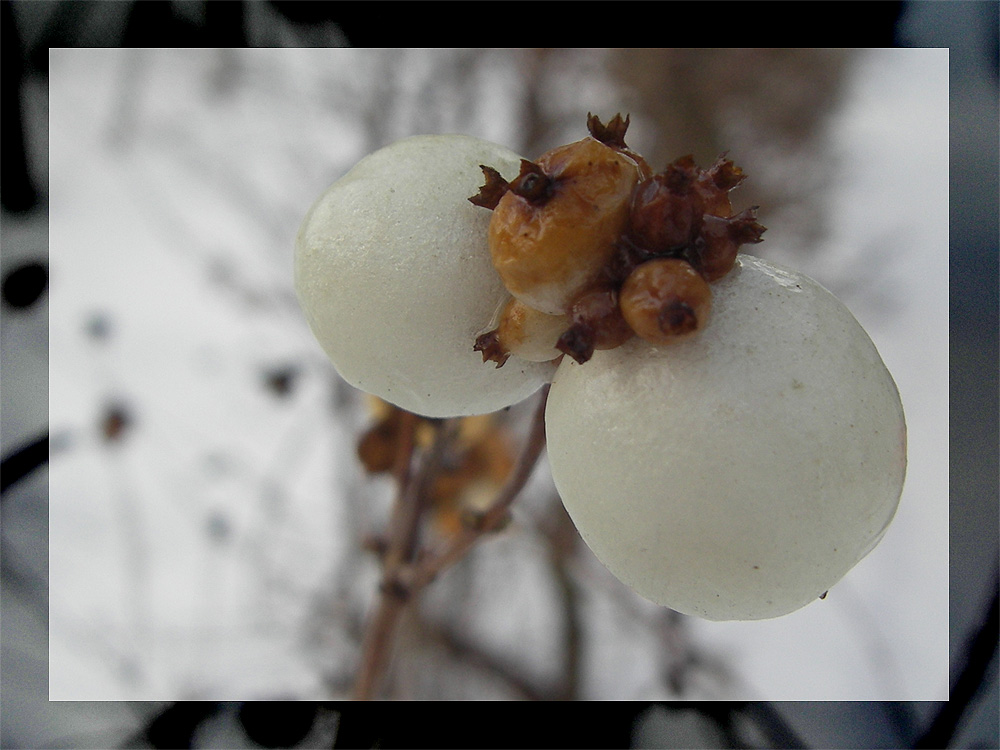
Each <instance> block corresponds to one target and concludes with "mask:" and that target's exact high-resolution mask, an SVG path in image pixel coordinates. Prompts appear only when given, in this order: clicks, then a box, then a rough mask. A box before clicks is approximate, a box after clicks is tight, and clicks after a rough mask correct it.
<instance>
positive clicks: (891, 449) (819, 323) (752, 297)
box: [295, 117, 906, 620]
mask: <svg viewBox="0 0 1000 750" xmlns="http://www.w3.org/2000/svg"><path fill="white" fill-rule="evenodd" d="M627 124H628V120H627V118H626V119H625V120H622V119H621V118H620V117H616V118H614V119H612V120H611V121H610V122H609V123H608V125H606V126H605V125H603V124H602V123H601V122H600V121H599V120H598V119H597V118H594V117H591V118H589V122H588V125H589V130H590V133H591V135H590V137H589V138H585V139H583V140H582V141H579V142H577V143H573V144H570V145H568V146H563V147H560V148H556V149H553V150H552V151H550V152H548V153H547V154H545V155H544V156H542V157H540V158H539V159H537V160H536V161H534V162H530V161H527V160H525V159H523V158H521V157H520V156H518V155H517V154H514V153H513V152H511V151H509V150H507V149H505V148H503V147H502V146H498V145H496V144H493V143H489V142H486V141H482V140H479V139H475V138H470V137H467V136H458V135H448V136H416V137H413V138H408V139H405V140H403V141H399V142H397V143H395V144H392V145H390V146H387V147H386V148H383V149H381V150H379V151H377V152H375V153H374V154H371V155H370V156H368V157H366V158H365V159H363V160H362V161H361V162H360V163H359V164H358V165H357V166H355V167H354V168H353V169H352V170H351V171H350V172H348V173H347V174H346V175H345V176H344V177H342V178H341V179H340V180H338V181H337V182H336V183H334V184H333V185H332V186H331V187H330V188H329V190H327V191H326V193H324V194H323V195H322V196H321V197H320V198H319V199H318V200H317V201H316V203H315V204H314V205H313V206H312V208H311V209H310V210H309V212H308V214H307V215H306V217H305V219H304V220H303V223H302V226H301V229H300V230H299V234H298V237H297V240H296V253H295V285H296V291H297V293H298V296H299V300H300V302H301V305H302V308H303V310H304V311H305V314H306V317H307V319H308V322H309V324H310V326H311V328H312V331H313V333H314V334H315V336H316V338H317V339H318V340H319V342H320V344H321V345H322V346H323V348H324V349H325V351H326V352H327V354H328V356H329V357H330V359H331V360H332V362H333V364H334V365H335V367H336V368H337V370H338V371H339V372H340V374H341V375H342V376H343V377H344V379H345V380H347V382H349V383H351V384H352V385H354V386H356V387H357V388H359V389H361V390H363V391H366V392H368V393H371V394H374V395H376V396H379V397H380V398H382V399H385V400H386V401H388V402H390V403H392V404H394V405H396V406H399V407H401V408H403V409H406V410H408V411H411V412H415V413H417V414H421V415H423V416H428V417H453V416H464V415H475V414H486V413H489V412H493V411H496V410H499V409H502V408H504V407H506V406H509V405H511V404H514V403H516V402H518V401H521V400H522V399H524V398H525V397H527V396H528V395H530V394H531V393H532V392H534V391H535V390H537V389H538V388H540V387H541V386H542V385H543V384H545V383H551V387H550V390H549V396H548V402H547V405H546V411H545V429H546V439H547V445H548V459H549V465H550V467H551V470H552V476H553V479H554V480H555V484H556V487H557V489H558V490H559V494H560V496H561V498H562V500H563V503H564V504H565V506H566V509H567V511H568V512H569V514H570V516H571V517H572V518H573V520H574V522H575V523H576V525H577V528H578V529H579V531H580V533H581V536H582V537H583V539H584V540H585V541H586V542H587V544H588V545H589V546H590V547H591V549H592V550H593V551H594V552H595V554H596V555H597V556H598V558H600V559H601V561H602V562H603V563H604V564H605V565H606V566H607V567H608V568H609V570H611V571H612V572H613V573H614V574H615V575H616V576H617V577H618V578H620V579H621V580H622V581H624V582H625V583H627V584H628V585H629V586H631V587H633V588H634V589H635V590H636V591H637V592H639V593H640V594H642V595H643V596H645V597H647V598H648V599H651V600H652V601H654V602H657V603H659V604H662V605H665V606H669V607H672V608H674V609H676V610H678V611H680V612H684V613H688V614H693V615H698V616H701V617H705V618H708V619H714V620H731V619H761V618H770V617H777V616H779V615H783V614H787V613H789V612H792V611H794V610H796V609H799V608H801V607H803V606H805V605H806V604H808V603H809V602H811V601H814V600H816V599H817V598H819V597H820V596H822V595H823V594H825V592H826V591H827V590H828V589H829V588H831V587H832V586H833V585H834V584H835V583H836V582H837V581H838V580H840V579H841V578H842V577H843V576H844V575H845V574H846V573H847V571H849V570H850V569H851V568H852V567H853V566H854V565H856V564H857V563H858V561H860V560H861V559H862V558H863V557H864V556H865V555H867V554H868V552H869V551H871V549H872V548H873V547H874V546H875V545H876V544H877V543H878V541H879V539H880V538H881V537H882V535H883V534H884V532H885V530H886V528H887V526H888V524H889V522H890V520H891V519H892V517H893V515H894V513H895V510H896V506H897V504H898V501H899V497H900V493H901V490H902V485H903V478H904V475H905V468H906V428H905V422H904V417H903V410H902V406H901V403H900V399H899V394H898V392H897V390H896V386H895V383H894V382H893V379H892V377H891V375H890V374H889V372H888V370H887V369H886V367H885V365H884V364H883V362H882V360H881V358H880V356H879V354H878V351H877V350H876V349H875V346H874V345H873V344H872V342H871V340H870V339H869V338H868V336H867V334H866V333H865V331H864V329H863V328H862V327H861V326H860V324H859V323H858V322H857V320H856V319H855V318H854V316H853V315H851V313H850V311H848V310H847V308H846V307H844V305H843V304H842V303H840V302H839V301H838V300H837V299H836V298H835V297H834V296H833V295H832V294H830V293H829V292H828V291H827V290H825V289H823V287H821V286H820V285H819V284H817V283H816V282H815V281H813V280H812V279H809V278H808V277H806V276H803V275H802V274H799V273H796V272H795V271H792V270H790V269H786V268H782V267H780V266H777V265H775V264H772V263H769V262H767V261H764V260H761V259H759V258H754V257H751V256H749V255H745V254H740V253H738V250H739V247H740V246H741V245H743V244H746V243H754V242H758V241H759V240H760V238H761V233H762V232H763V231H764V229H763V227H761V226H760V225H759V224H758V223H757V221H756V216H755V214H754V211H753V210H752V209H751V210H748V211H744V212H742V213H738V214H735V215H734V214H733V211H732V207H731V205H730V202H729V191H730V190H732V189H733V188H734V187H736V186H737V185H738V184H739V183H740V182H741V181H742V180H743V174H742V172H741V171H740V170H739V169H738V168H737V167H735V166H734V165H733V164H732V162H730V161H728V160H726V159H720V160H719V161H718V162H716V164H715V165H713V166H712V167H711V168H709V169H707V170H702V169H699V168H698V167H696V166H695V164H694V163H693V162H692V160H691V159H690V158H682V159H679V160H677V161H675V162H674V163H672V164H670V165H668V166H667V167H666V169H665V170H664V171H663V172H660V173H658V174H654V173H653V170H652V169H650V167H649V166H648V165H647V164H646V162H645V161H644V160H643V159H642V157H640V156H638V155H637V154H635V153H633V152H632V151H631V150H629V148H628V147H627V146H626V145H625V142H624V134H625V129H626V127H627ZM483 165H485V166H483ZM484 174H485V184H484ZM477 191H478V192H477ZM470 196H472V198H470ZM484 207H485V208H489V209H492V212H490V211H485V210H483V208H484ZM709 310H711V318H710V319H709V318H708V313H709ZM563 354H568V355H569V356H565V357H564V356H562V355H563ZM485 359H489V360H492V361H493V362H495V363H496V364H497V365H498V367H485V366H484V365H483V362H484V360H485ZM504 363H506V364H504ZM501 364H504V366H503V367H499V365H501Z"/></svg>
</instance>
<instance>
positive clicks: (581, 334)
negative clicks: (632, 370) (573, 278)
mask: <svg viewBox="0 0 1000 750" xmlns="http://www.w3.org/2000/svg"><path fill="white" fill-rule="evenodd" d="M572 315H573V325H571V326H570V327H569V328H568V329H566V331H565V332H563V334H562V335H561V336H560V337H559V340H558V341H557V342H556V349H558V350H559V351H561V352H562V353H563V354H568V355H569V356H571V357H572V358H573V359H575V360H576V361H577V362H579V363H580V364H581V365H582V364H583V363H584V362H586V361H587V360H589V359H590V358H591V357H592V356H593V355H594V351H595V350H597V349H614V348H616V347H619V346H621V345H622V344H624V343H625V342H626V341H628V340H629V339H630V338H632V336H633V335H635V334H634V332H633V331H632V329H631V328H630V327H629V324H628V323H627V322H626V321H625V318H624V317H623V316H622V312H621V309H620V308H619V306H618V289H617V288H616V287H612V288H607V289H596V290H593V291H590V292H587V293H585V294H583V295H581V296H580V298H579V299H577V301H576V302H574V303H573V309H572Z"/></svg>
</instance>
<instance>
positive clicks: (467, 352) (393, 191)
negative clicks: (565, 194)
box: [295, 136, 553, 417]
mask: <svg viewBox="0 0 1000 750" xmlns="http://www.w3.org/2000/svg"><path fill="white" fill-rule="evenodd" d="M520 161H521V158H520V157H519V156H518V155H517V154H514V153H512V152H511V151H509V150H507V149H505V148H503V147H501V146H498V145H496V144H493V143H489V142H487V141H483V140H479V139H476V138H470V137H468V136H416V137H413V138H407V139H405V140H402V141H398V142H396V143H394V144H392V145H390V146H387V147H386V148H384V149H381V150H379V151H376V152H375V153H373V154H371V155H369V156H367V157H366V158H364V159H363V160H361V161H360V162H359V163H358V164H357V165H356V166H355V167H354V168H353V169H351V171H350V172H348V173H347V174H346V175H344V177H342V178H341V179H340V180H338V181H337V182H336V183H334V184H333V185H332V186H331V187H330V188H329V189H328V190H327V191H326V192H325V193H324V194H323V195H322V196H321V197H320V198H319V199H318V200H317V201H316V203H315V204H314V205H313V206H312V208H311V209H310V210H309V212H308V214H307V215H306V217H305V218H304V219H303V222H302V225H301V228H300V229H299V233H298V237H297V239H296V247H295V288H296V293H297V295H298V298H299V302H300V304H301V306H302V309H303V311H304V312H305V315H306V319H307V320H308V322H309V325H310V327H311V329H312V331H313V333H314V334H315V336H316V338H317V340H318V341H319V342H320V344H321V345H322V346H323V349H324V350H325V351H326V353H327V355H328V356H329V358H330V359H331V361H332V362H333V364H334V366H335V367H336V368H337V371H338V372H339V373H340V375H341V376H342V377H343V378H344V379H345V380H346V381H347V382H348V383H350V384H351V385H353V386H355V387H356V388H359V389H360V390H363V391H366V392H368V393H371V394H374V395H376V396H379V397H380V398H382V399H385V400H386V401H388V402H390V403H392V404H395V405H397V406H400V407H402V408H404V409H407V410H409V411H412V412H415V413H417V414H421V415H424V416H430V417H451V416H462V415H469V414H485V413H487V412H492V411H496V410H498V409H503V408H505V407H507V406H510V405H511V404H513V403H516V402H518V401H520V400H522V399H524V398H526V397H527V396H529V395H530V394H531V393H532V392H534V391H535V390H537V389H538V388H539V387H540V386H541V385H542V384H543V383H545V382H547V381H548V380H549V379H550V377H551V374H552V372H553V366H552V365H550V364H544V363H533V362H525V361H518V362H511V363H508V364H507V366H505V367H504V368H502V369H501V370H496V369H494V368H487V367H483V364H482V357H481V356H480V355H479V354H478V353H476V352H475V351H473V348H472V346H473V342H474V341H475V338H476V335H477V334H478V333H479V332H480V331H481V330H482V327H483V325H484V324H485V323H487V322H488V321H489V320H490V318H491V316H492V315H493V314H494V312H495V311H496V309H497V308H498V307H499V306H500V305H501V304H502V302H503V300H505V299H507V298H508V296H509V295H508V293H507V291H506V290H505V289H504V287H503V284H502V282H501V281H500V278H499V277H498V276H497V274H496V271H495V270H494V269H493V266H492V264H491V262H490V255H489V249H488V247H487V239H486V236H487V231H488V227H489V221H490V214H489V213H488V212H486V211H483V210H482V209H480V208H477V207H476V206H474V205H472V204H471V203H469V201H468V200H467V199H468V196H469V195H470V194H472V193H474V192H475V190H476V188H477V186H479V185H480V184H481V182H482V176H483V173H482V170H481V169H480V168H479V165H480V164H482V163H489V164H492V165H494V167H495V168H497V169H498V170H501V171H502V172H503V173H504V174H506V175H507V176H509V177H513V176H514V175H516V174H517V170H518V168H519V165H520Z"/></svg>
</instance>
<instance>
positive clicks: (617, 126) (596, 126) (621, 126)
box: [587, 112, 629, 151]
mask: <svg viewBox="0 0 1000 750" xmlns="http://www.w3.org/2000/svg"><path fill="white" fill-rule="evenodd" d="M628 123H629V115H625V119H624V120H623V119H622V116H621V113H620V112H619V113H618V114H616V115H615V116H614V117H612V118H611V120H610V121H609V122H608V124H607V125H604V124H603V123H602V122H601V118H599V117H598V116H597V115H592V114H590V113H589V112H588V113H587V130H588V131H590V135H591V137H593V138H594V139H595V140H598V141H600V142H601V143H603V144H604V145H605V146H609V147H611V148H614V149H618V150H619V151H625V150H627V149H628V146H626V145H625V131H626V130H628Z"/></svg>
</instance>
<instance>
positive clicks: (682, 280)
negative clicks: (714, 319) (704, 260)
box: [619, 258, 712, 344]
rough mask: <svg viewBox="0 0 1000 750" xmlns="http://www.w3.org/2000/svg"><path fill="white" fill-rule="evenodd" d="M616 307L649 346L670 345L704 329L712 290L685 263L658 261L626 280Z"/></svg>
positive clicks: (638, 269) (659, 259)
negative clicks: (619, 308) (618, 307)
mask: <svg viewBox="0 0 1000 750" xmlns="http://www.w3.org/2000/svg"><path fill="white" fill-rule="evenodd" d="M619 306H620V307H621V311H622V315H623V316H624V317H625V320H626V321H628V324H629V325H630V326H631V327H632V330H633V331H635V332H636V333H637V334H638V335H639V336H641V337H642V338H643V339H645V340H646V341H648V342H650V343H651V344H669V343H672V342H674V341H678V340H681V339H683V338H686V337H687V336H690V335H691V334H693V333H694V332H695V331H698V330H699V329H701V328H702V327H704V325H705V322H706V321H707V319H708V315H709V312H710V311H711V307H712V290H711V288H710V287H709V286H708V282H707V281H705V279H704V278H702V276H701V275H700V274H699V273H698V272H697V271H696V270H695V269H694V267H693V266H692V265H691V264H690V263H688V262H687V261H685V260H682V259H680V258H657V259H655V260H651V261H649V262H647V263H643V264H642V265H640V266H638V267H637V268H636V269H635V270H634V271H633V272H632V274H631V275H630V276H629V277H628V278H627V279H626V280H625V283H624V284H623V285H622V289H621V294H620V296H619Z"/></svg>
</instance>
